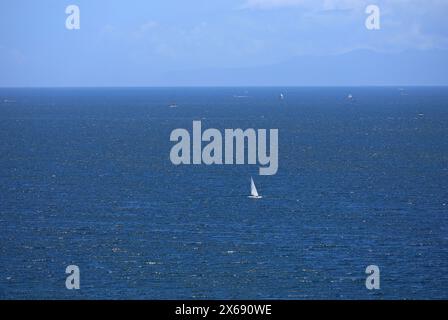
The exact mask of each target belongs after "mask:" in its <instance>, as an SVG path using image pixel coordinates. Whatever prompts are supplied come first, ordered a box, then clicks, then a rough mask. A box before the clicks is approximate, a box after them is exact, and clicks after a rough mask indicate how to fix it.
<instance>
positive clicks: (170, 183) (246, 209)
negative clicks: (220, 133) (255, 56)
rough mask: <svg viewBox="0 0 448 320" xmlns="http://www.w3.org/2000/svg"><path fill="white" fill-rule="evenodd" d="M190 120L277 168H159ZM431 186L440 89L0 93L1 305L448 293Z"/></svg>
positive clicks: (446, 145) (440, 171) (438, 166)
mask: <svg viewBox="0 0 448 320" xmlns="http://www.w3.org/2000/svg"><path fill="white" fill-rule="evenodd" d="M280 93H283V95H284V99H283V100H282V99H279V95H280ZM349 94H352V95H353V99H347V96H348V95H349ZM174 103H175V104H176V105H177V107H176V108H170V107H169V106H170V105H171V104H174ZM194 120H200V121H202V127H203V129H206V128H216V129H219V130H224V129H226V128H232V129H233V128H235V129H236V128H242V129H247V128H255V129H274V128H275V129H278V130H279V169H278V173H277V174H276V175H273V176H260V175H259V174H258V169H259V166H258V165H212V166H206V165H180V166H175V165H173V164H172V163H171V161H170V157H169V154H170V150H171V147H172V146H173V145H174V143H173V142H170V139H169V137H170V133H171V131H172V130H174V129H176V128H185V129H188V130H189V131H190V132H191V128H192V122H193V121H194ZM251 176H252V177H253V178H254V180H255V182H256V185H257V188H258V191H259V192H260V193H261V194H262V195H263V199H260V200H253V199H249V198H247V195H248V194H249V192H250V177H251ZM447 183H448V88H446V87H404V88H398V87H371V88H370V87H365V88H364V87H353V88H342V87H338V88H311V87H310V88H288V87H285V88H279V87H275V88H270V87H266V88H261V87H259V88H251V87H248V88H230V87H229V88H102V89H87V88H85V89H83V88H78V89H65V88H58V89H50V88H46V89H37V88H36V89H19V88H17V89H6V88H3V89H0V226H1V229H0V231H1V232H0V298H2V299H447V298H448V188H447ZM68 265H77V266H78V267H79V269H80V279H81V280H80V281H81V282H80V284H81V289H80V290H67V289H66V287H65V280H66V277H67V274H66V273H65V268H66V267H67V266H68ZM369 265H377V266H378V267H379V269H380V289H379V290H368V289H366V286H365V281H366V277H367V274H366V273H365V270H366V267H367V266H369Z"/></svg>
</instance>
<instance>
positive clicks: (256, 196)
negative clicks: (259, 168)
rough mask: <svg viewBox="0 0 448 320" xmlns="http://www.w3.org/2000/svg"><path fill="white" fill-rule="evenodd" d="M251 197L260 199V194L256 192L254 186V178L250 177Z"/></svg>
mask: <svg viewBox="0 0 448 320" xmlns="http://www.w3.org/2000/svg"><path fill="white" fill-rule="evenodd" d="M249 198H251V199H261V198H262V196H260V195H259V194H258V191H257V187H255V183H254V179H252V177H251V178H250V196H249Z"/></svg>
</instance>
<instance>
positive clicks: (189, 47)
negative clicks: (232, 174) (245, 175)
mask: <svg viewBox="0 0 448 320" xmlns="http://www.w3.org/2000/svg"><path fill="white" fill-rule="evenodd" d="M70 4H76V5H78V6H79V8H80V10H81V29H80V30H67V29H66V28H65V20H66V17H67V15H66V14H65V8H66V7H67V6H68V5H70ZM369 4H376V5H378V6H379V8H380V9H381V29H380V30H375V31H371V30H367V29H366V28H365V26H364V21H365V19H366V17H367V15H366V14H365V12H364V11H365V8H366V6H367V5H369ZM447 14H448V1H445V0H381V1H380V0H378V1H364V0H225V1H224V0H223V1H220V0H214V1H210V0H191V1H185V0H164V1H149V0H131V1H124V0H71V1H64V0H58V1H56V0H2V1H1V3H0V86H154V85H251V84H255V85H257V84H261V85H269V84H274V85H277V84H279V85H283V84H284V85H302V84H308V82H307V79H309V78H311V79H314V80H313V81H311V82H309V84H310V85H313V84H316V85H321V84H325V85H358V84H359V85H370V84H374V85H381V84H395V82H397V83H396V84H397V85H400V84H428V85H429V84H448V72H446V71H447V66H448V58H445V57H446V56H448V55H447V54H446V52H445V50H448V22H447V20H446V15H447ZM356 52H361V53H365V54H364V55H362V54H361V55H360V54H355V55H353V54H354V53H356ZM352 56H353V57H354V58H353V59H352V58H350V57H352ZM347 57H348V58H347ZM401 57H403V59H401ZM388 59H389V61H388ZM323 60H325V61H334V63H337V64H338V65H339V67H341V68H340V69H337V70H336V69H335V70H332V72H329V73H326V72H325V70H324V69H323V68H322V67H321V63H320V62H322V61H323ZM401 60H403V62H402V63H403V64H402V65H400V63H401V62H400V61H401ZM429 60H432V63H431V64H429V62H428V61H429ZM390 61H394V63H393V66H394V68H396V70H395V71H394V72H395V73H396V74H395V78H394V77H391V78H389V77H388V76H387V74H386V73H384V74H377V75H376V78H375V79H373V80H372V81H369V79H368V78H366V77H361V75H360V73H362V69H363V66H365V65H366V64H369V65H372V64H378V65H379V66H380V67H381V66H382V67H383V68H389V66H390ZM425 63H426V64H425ZM344 64H347V65H346V66H345V65H344ZM302 65H306V66H307V68H306V73H301V72H300V70H303V69H304V68H303V67H302ZM277 66H278V67H277ZM314 66H315V68H314ZM419 66H422V67H421V69H419ZM344 67H346V70H347V73H348V74H345V75H344V77H343V79H342V78H341V77H340V75H338V74H337V73H338V72H339V70H344ZM294 68H296V70H297V72H298V73H299V74H298V75H297V76H296V75H292V74H291V73H289V72H288V70H291V69H294ZM410 68H411V69H412V72H408V73H407V74H406V75H403V76H401V74H400V70H409V69H410ZM232 70H234V72H233V71H232ZM262 70H265V73H264V74H263V73H262ZM269 70H279V72H274V73H272V74H269V73H270V71H269ZM313 70H316V71H315V73H314V71H313ZM420 73H422V77H421V78H419V74H420ZM232 74H235V76H234V77H233V76H232ZM260 74H262V77H265V79H262V81H261V82H260ZM241 75H244V76H243V77H242V78H241ZM398 82H399V83H398Z"/></svg>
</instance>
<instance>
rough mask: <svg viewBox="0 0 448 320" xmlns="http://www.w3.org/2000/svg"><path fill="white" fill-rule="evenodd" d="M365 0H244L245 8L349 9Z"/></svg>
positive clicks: (362, 4)
mask: <svg viewBox="0 0 448 320" xmlns="http://www.w3.org/2000/svg"><path fill="white" fill-rule="evenodd" d="M367 2H368V1H366V0H246V1H245V3H244V4H243V6H242V7H243V8H245V9H262V10H267V9H275V8H287V7H302V8H306V9H313V10H350V9H358V8H361V7H363V6H365V5H366V3H367Z"/></svg>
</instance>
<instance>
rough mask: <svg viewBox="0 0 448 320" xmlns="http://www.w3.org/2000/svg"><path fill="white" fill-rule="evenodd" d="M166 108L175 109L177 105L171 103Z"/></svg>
mask: <svg viewBox="0 0 448 320" xmlns="http://www.w3.org/2000/svg"><path fill="white" fill-rule="evenodd" d="M168 107H170V108H177V104H176V103H172V104H170V105H169V106H168Z"/></svg>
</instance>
